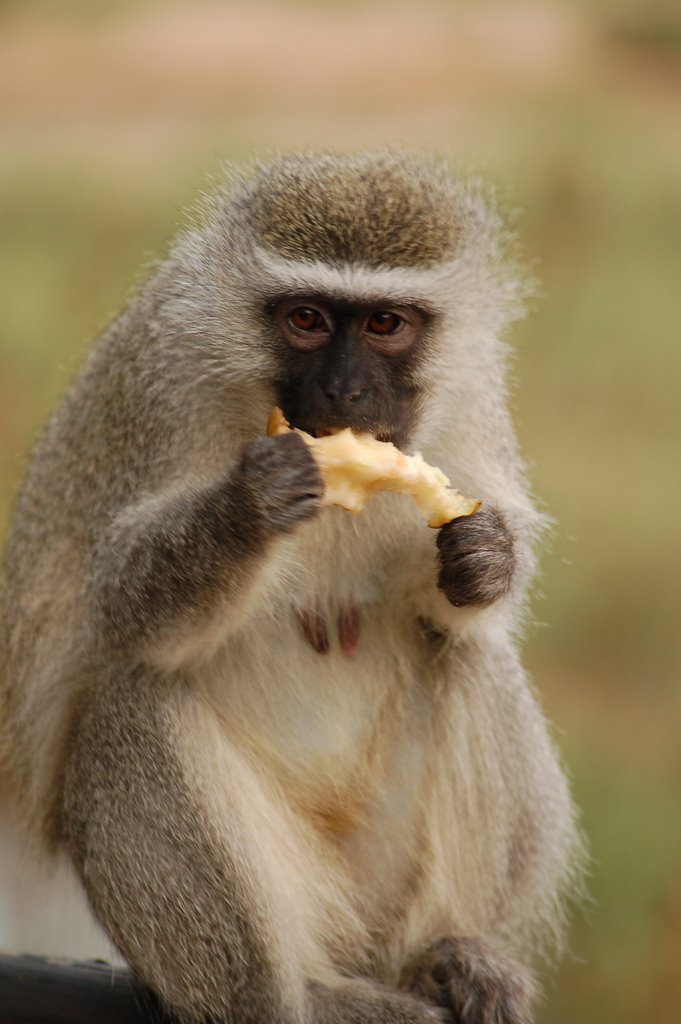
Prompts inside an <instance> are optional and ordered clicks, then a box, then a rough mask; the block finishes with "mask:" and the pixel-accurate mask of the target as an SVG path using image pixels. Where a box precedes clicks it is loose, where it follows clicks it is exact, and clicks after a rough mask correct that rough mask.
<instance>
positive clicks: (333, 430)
mask: <svg viewBox="0 0 681 1024" xmlns="http://www.w3.org/2000/svg"><path fill="white" fill-rule="evenodd" d="M348 428H349V429H350V430H354V431H355V432H356V433H362V434H372V435H373V437H375V438H376V440H377V441H384V442H385V443H386V444H388V443H391V442H393V443H394V438H393V435H392V434H391V433H389V432H388V431H387V430H371V429H369V428H367V427H355V426H352V424H350V423H348V424H347V426H345V427H316V428H315V429H314V430H308V431H307V433H308V434H312V436H313V437H331V435H332V434H337V433H338V432H339V431H341V430H346V429H348Z"/></svg>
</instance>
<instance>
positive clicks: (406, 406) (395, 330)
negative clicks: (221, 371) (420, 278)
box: [267, 295, 433, 447]
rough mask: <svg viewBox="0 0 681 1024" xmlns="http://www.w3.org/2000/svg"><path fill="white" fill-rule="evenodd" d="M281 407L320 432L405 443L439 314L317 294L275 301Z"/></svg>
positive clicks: (292, 419) (271, 308)
mask: <svg viewBox="0 0 681 1024" xmlns="http://www.w3.org/2000/svg"><path fill="white" fill-rule="evenodd" d="M267 315H268V318H269V319H270V322H271V324H272V326H273V330H274V335H275V343H276V352H277V360H278V363H279V371H278V374H277V378H276V380H275V387H276V389H277V397H278V401H279V404H280V405H281V408H282V410H283V412H284V415H285V416H286V418H287V420H288V421H289V423H291V424H292V425H293V426H295V427H299V428H300V429H302V430H306V431H307V432H308V433H310V434H314V435H316V436H317V437H320V436H323V435H324V434H328V433H330V432H331V431H333V430H337V429H339V428H342V427H352V428H353V429H355V430H362V431H367V432H369V433H371V434H374V435H375V436H376V437H378V438H379V439H380V440H383V441H393V442H394V443H395V444H396V445H397V446H398V447H404V446H405V444H406V443H407V441H408V439H409V435H410V432H411V430H412V427H413V425H414V422H415V420H416V417H417V415H418V406H419V388H418V386H417V384H416V382H415V370H416V368H417V366H418V363H419V362H420V361H421V359H422V358H423V353H424V347H425V342H426V335H427V333H428V328H429V327H430V326H431V324H432V320H433V314H432V313H429V312H428V311H426V310H424V309H421V308H417V307H416V306H414V305H404V306H396V305H393V304H390V303H380V302H375V301H374V302H371V303H360V302H351V301H341V300H336V299H334V300H331V299H329V298H324V297H321V296H315V295H304V296H301V295H297V296H290V295H289V296H286V297H284V298H279V299H277V300H275V301H273V302H271V303H270V304H269V305H268V307H267Z"/></svg>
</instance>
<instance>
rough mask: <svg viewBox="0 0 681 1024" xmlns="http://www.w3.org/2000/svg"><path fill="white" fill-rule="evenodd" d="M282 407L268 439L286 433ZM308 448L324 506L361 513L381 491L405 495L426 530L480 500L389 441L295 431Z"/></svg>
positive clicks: (353, 433)
mask: <svg viewBox="0 0 681 1024" xmlns="http://www.w3.org/2000/svg"><path fill="white" fill-rule="evenodd" d="M290 429H291V428H290V426H289V423H288V421H287V420H286V418H285V416H284V414H283V413H282V411H281V409H279V408H274V409H273V410H272V412H271V414H270V418H269V421H268V424H267V434H268V436H269V437H276V436H278V435H280V434H286V433H288V432H289V431H290ZM296 433H297V434H300V436H301V437H302V438H303V440H304V441H305V443H306V444H307V445H308V446H309V447H310V448H311V450H312V454H313V456H314V459H315V462H316V463H317V465H318V466H319V469H320V472H321V474H322V479H323V480H324V488H325V489H324V502H325V503H326V504H327V505H339V506H340V507H341V508H344V509H347V511H348V512H355V513H357V512H361V511H362V509H363V508H364V506H365V505H366V503H367V501H368V500H369V499H370V498H372V497H373V496H374V495H375V494H378V493H379V492H380V491H396V492H398V493H400V494H408V495H409V497H410V498H411V500H412V501H413V502H414V504H415V505H416V507H417V508H418V509H419V511H421V512H423V513H424V515H426V516H427V518H428V526H432V527H434V528H435V527H438V526H444V524H445V523H449V522H451V520H452V519H458V518H459V517H460V516H470V515H473V513H474V512H477V511H478V509H479V508H480V505H481V504H482V502H480V501H479V500H478V499H477V498H467V497H466V496H465V495H464V494H462V493H461V491H457V490H455V489H454V488H453V487H452V486H451V485H450V483H449V480H448V479H447V477H446V476H445V474H444V473H443V472H442V470H441V469H437V468H436V467H435V466H429V465H428V463H427V462H425V461H424V459H423V457H422V456H421V455H419V454H416V455H405V454H404V452H401V451H400V450H399V449H398V448H396V447H395V445H394V444H391V443H390V442H389V441H379V440H378V439H377V438H375V437H374V436H373V435H372V434H366V433H357V432H356V431H353V430H351V429H350V428H349V427H346V428H345V429H344V430H338V431H336V432H335V433H333V434H329V435H328V436H327V437H313V436H312V435H311V434H307V433H306V432H305V431H304V430H297V429H296Z"/></svg>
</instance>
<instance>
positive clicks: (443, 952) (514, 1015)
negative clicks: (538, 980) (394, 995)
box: [400, 938, 537, 1024]
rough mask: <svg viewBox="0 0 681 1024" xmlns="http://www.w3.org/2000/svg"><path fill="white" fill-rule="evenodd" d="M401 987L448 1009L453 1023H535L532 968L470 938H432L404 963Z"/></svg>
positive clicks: (534, 993)
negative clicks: (420, 951)
mask: <svg viewBox="0 0 681 1024" xmlns="http://www.w3.org/2000/svg"><path fill="white" fill-rule="evenodd" d="M400 987H401V988H405V989H407V990H408V991H410V992H413V993H414V994H415V995H418V996H420V997H421V998H423V999H428V1000H429V1001H430V1002H432V1003H435V1004H436V1005H437V1006H443V1007H444V1008H445V1009H447V1010H449V1012H450V1013H451V1015H452V1019H453V1020H454V1022H455V1024H532V1019H533V1018H532V1005H533V1003H534V1001H535V998H536V995H537V990H536V986H535V984H534V981H533V979H532V976H531V974H530V972H529V971H528V970H527V969H526V968H524V967H521V966H520V965H519V964H516V963H514V962H513V961H512V960H509V959H507V958H505V957H503V956H501V955H499V954H497V953H495V952H493V951H492V950H490V949H488V948H487V947H486V946H485V944H484V943H482V942H479V941H477V940H476V939H471V938H446V939H440V940H439V941H438V942H435V943H433V945H432V946H429V947H428V948H427V949H426V950H424V952H423V953H421V954H419V956H417V957H416V958H415V959H414V960H412V961H411V962H410V963H409V964H407V966H406V967H405V969H404V971H403V973H402V978H401V979H400Z"/></svg>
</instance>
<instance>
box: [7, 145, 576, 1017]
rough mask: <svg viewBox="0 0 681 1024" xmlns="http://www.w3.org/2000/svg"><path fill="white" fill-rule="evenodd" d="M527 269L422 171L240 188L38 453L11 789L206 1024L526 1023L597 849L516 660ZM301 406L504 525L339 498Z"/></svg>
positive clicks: (478, 208)
mask: <svg viewBox="0 0 681 1024" xmlns="http://www.w3.org/2000/svg"><path fill="white" fill-rule="evenodd" d="M517 262H518V261H517V258H516V257H515V256H514V243H513V240H512V233H511V232H510V231H509V229H508V228H507V226H506V224H505V219H504V217H503V215H502V214H501V213H500V212H499V208H498V204H497V203H496V202H495V200H494V198H493V197H491V196H490V194H489V192H488V190H486V189H485V187H484V186H482V185H480V184H479V183H477V182H475V181H470V180H468V179H466V178H464V177H463V176H460V175H457V174H455V173H454V172H452V171H451V170H450V169H449V167H448V166H447V165H446V164H445V163H444V162H442V161H439V160H438V159H435V158H431V157H429V156H422V155H415V154H411V153H408V152H404V151H402V150H393V149H380V150H369V151H366V152H361V153H355V154H350V155H338V154H333V153H314V152H310V153H302V154H293V155H290V156H280V157H277V158H276V159H273V160H271V161H269V162H257V161H256V162H254V163H253V165H251V166H250V167H248V168H246V169H235V168H232V169H231V170H230V171H229V172H228V173H227V174H226V176H225V179H224V181H223V182H222V184H221V185H220V186H219V187H218V188H217V190H216V192H215V194H214V195H213V197H212V198H210V199H206V200H204V203H203V207H202V209H201V210H200V213H199V215H198V217H197V218H196V219H195V221H194V222H192V223H191V224H190V225H189V226H188V227H186V228H185V229H184V230H182V231H181V232H180V234H179V236H178V238H177V240H176V241H175V242H174V244H173V245H172V247H171V249H170V251H169V254H168V255H167V257H166V258H165V259H163V260H161V261H160V262H159V263H158V264H157V265H156V266H155V267H154V268H153V269H152V270H151V272H150V274H149V276H148V278H147V279H146V281H145V282H143V283H142V285H141V286H140V288H139V290H138V292H137V293H136V294H135V296H134V297H133V298H132V299H131V301H130V303H129V304H128V306H127V308H125V310H124V311H123V312H122V313H121V314H120V315H119V316H118V317H117V318H116V319H115V320H114V321H113V322H112V323H111V325H110V326H109V327H108V328H107V329H106V330H105V331H104V333H103V335H102V336H101V338H100V339H99V341H98V343H97V344H96V345H95V347H94V349H93V350H92V352H91V354H90V356H89V357H88V358H87V360H86V361H85V364H84V366H83V368H82V369H81V370H80V372H79V373H78V375H77V376H76V379H75V381H74V383H73V384H72V385H71V387H70V388H69V390H68V391H67V393H66V395H65V397H64V398H63V400H62V401H61V404H60V405H59V406H58V408H57V411H56V412H55V413H54V415H53V417H52V419H51V420H50V421H49V423H48V425H47V427H46V429H45V431H44V433H43V435H42V437H41V439H40V440H39V441H38V443H37V446H36V447H35V449H34V452H33V455H32V458H31V460H30V463H29V468H28V471H27V475H26V479H25V482H24V485H23V488H22V489H21V491H20V494H19V498H18V500H17V504H16V509H15V513H14V517H13V522H12V526H11V529H10V534H9V539H8V542H7V546H6V552H5V557H4V570H3V579H2V598H1V603H0V630H1V632H0V652H1V657H0V668H1V671H0V678H1V679H2V703H3V707H4V714H3V725H2V743H1V749H2V759H3V765H4V768H5V771H6V773H7V775H8V777H10V778H11V779H12V783H13V790H14V792H15V794H16V803H17V807H18V808H19V813H20V816H21V818H22V820H23V822H24V825H25V829H26V833H27V835H28V836H29V837H31V841H32V843H33V845H34V846H35V848H36V850H38V851H40V852H41V853H43V854H46V855H47V856H50V855H53V856H54V855H57V854H58V853H60V852H62V851H65V852H66V855H67V856H68V858H69V859H70V861H71V862H72V864H73V865H74V867H75V870H76V872H77V874H78V876H79V878H80V881H81V883H82V886H83V887H84V890H85V892H86V894H87V898H88V900H89V902H90V905H91V907H92V909H93V911H94V913H95V915H96V917H97V919H98V920H99V922H100V923H101V924H102V925H103V927H104V929H105V930H106V932H107V933H108V935H109V936H110V937H111V939H112V940H113V943H114V944H115V946H116V948H117V949H118V950H119V951H120V953H121V954H122V956H123V957H124V958H125V960H126V961H127V962H128V963H129V964H130V966H131V967H132V969H133V971H134V972H135V974H136V975H137V976H138V977H139V978H140V979H141V980H142V981H143V982H144V983H145V984H146V985H148V986H149V987H150V988H151V989H152V990H153V991H154V992H155V993H156V994H157V995H158V997H159V998H160V999H161V1001H162V1003H163V1004H164V1005H165V1006H166V1007H168V1008H169V1009H170V1010H171V1011H173V1012H174V1014H175V1015H176V1016H177V1017H178V1019H180V1020H181V1021H185V1022H188V1024H198V1022H200V1021H204V1020H206V1019H210V1020H213V1021H217V1022H232V1021H238V1022H239V1024H256V1022H257V1024H270V1022H271V1024H274V1022H275V1021H276V1022H277V1024H303V1022H305V1024H308V1022H309V1024H351V1022H352V1024H365V1022H367V1024H368V1022H369V1021H372V1022H376V1024H430V1022H432V1024H435V1022H438V1021H439V1022H445V1021H446V1022H449V1024H460V1022H461V1024H529V1022H530V1021H531V1020H532V1019H533V1013H534V1006H535V1002H536V998H537V993H538V987H537V983H536V981H535V967H534V965H535V960H536V958H537V956H538V955H541V953H542V951H546V950H547V949H549V948H551V947H552V946H555V945H559V944H560V941H561V935H562V933H563V931H564V919H565V910H564V908H565V904H566V897H567V896H569V894H570V892H571V891H572V890H573V888H574V885H575V878H576V877H577V875H578V863H579V851H580V840H579V830H578V827H577V825H576V823H575V821H576V815H575V812H574V810H573V805H572V801H571V797H570V794H569V787H568V784H567V782H566V778H565V775H564V772H563V770H562V768H561V765H560V761H559V758H558V756H557V753H556V751H555V749H554V745H553V742H552V739H551V737H550V733H549V729H548V726H547V724H546V722H545V720H544V717H543V715H542V712H541V710H540V709H539V706H538V704H537V701H536V699H535V697H534V696H533V693H532V690H531V688H530V684H529V682H528V680H527V677H526V674H525V671H524V669H523V667H522V664H521V660H520V654H519V637H520V635H521V632H522V625H523V622H524V621H525V618H526V614H527V601H528V598H527V595H528V592H529V588H530V585H531V582H532V580H533V578H534V577H535V575H536V571H537V550H538V547H539V542H540V540H541V537H542V535H543V531H544V525H545V520H544V516H543V515H542V513H541V512H539V511H538V510H537V508H536V505H535V502H534V500H533V498H532V496H531V494H530V490H529V486H528V482H527V473H526V469H525V466H524V462H523V459H522V456H521V454H520V451H519V445H518V442H517V440H516V437H515V433H514V429H513V425H512V422H511V418H510V413H509V409H508V397H507V383H506V377H507V372H506V364H507V351H508V350H507V343H506V341H505V334H506V331H507V329H508V326H509V325H510V324H511V323H512V322H513V321H514V320H516V319H517V318H518V317H519V316H520V315H521V314H522V312H523V308H524V305H525V304H526V303H525V299H526V290H527V289H526V285H525V283H524V274H523V272H522V270H520V271H519V270H518V269H517V266H516V264H517ZM275 404H277V405H279V406H280V407H281V408H282V410H283V412H284V415H285V416H286V418H287V419H288V421H289V422H290V424H291V425H292V426H293V427H298V428H301V429H303V430H305V431H307V432H309V433H311V434H313V435H315V436H324V435H325V434H328V433H329V432H332V431H334V430H336V429H338V428H345V427H351V428H352V429H355V430H359V431H366V432H370V433H372V434H374V435H375V436H376V437H377V438H378V439H379V440H383V441H391V442H393V443H394V444H395V445H397V446H398V447H399V448H400V449H402V450H403V451H405V452H407V453H413V452H416V451H420V452H422V453H423V455H424V457H425V458H426V459H427V461H429V462H430V463H432V464H434V465H437V466H440V467H442V469H443V470H444V472H446V474H447V476H448V477H449V478H450V479H451V480H452V481H453V483H454V484H455V485H456V486H457V487H459V488H460V489H461V490H463V491H464V493H466V494H471V495H475V496H476V497H480V498H481V499H482V501H483V505H482V508H481V509H480V511H479V512H477V513H476V514H475V515H472V516H470V517H467V518H461V519H457V520H455V521H453V522H451V523H448V524H446V525H445V526H443V527H441V528H440V529H438V530H431V529H428V528H427V527H426V526H424V524H423V523H422V521H421V520H420V519H419V517H418V515H417V513H416V512H415V510H414V508H413V507H412V506H411V504H410V502H409V501H408V499H406V498H405V497H404V496H400V495H396V494H387V493H386V494H379V495H378V496H376V497H375V498H373V499H372V501H371V503H370V504H369V505H368V506H367V508H366V509H365V510H364V511H363V512H362V513H361V515H358V516H352V515H350V514H349V513H347V512H346V511H344V510H342V509H339V508H333V507H324V506H323V500H322V499H323V492H324V485H323V481H322V478H321V476H320V473H319V470H318V468H317V466H316V464H315V462H314V459H313V457H312V455H311V454H310V451H309V449H308V448H307V446H306V445H305V443H304V441H303V440H302V439H301V437H300V436H299V435H297V434H296V433H295V432H291V433H289V434H286V435H285V436H279V437H266V436H265V430H264V426H265V423H266V421H267V417H268V414H269V412H270V410H271V408H272V407H273V406H274V405H275Z"/></svg>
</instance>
